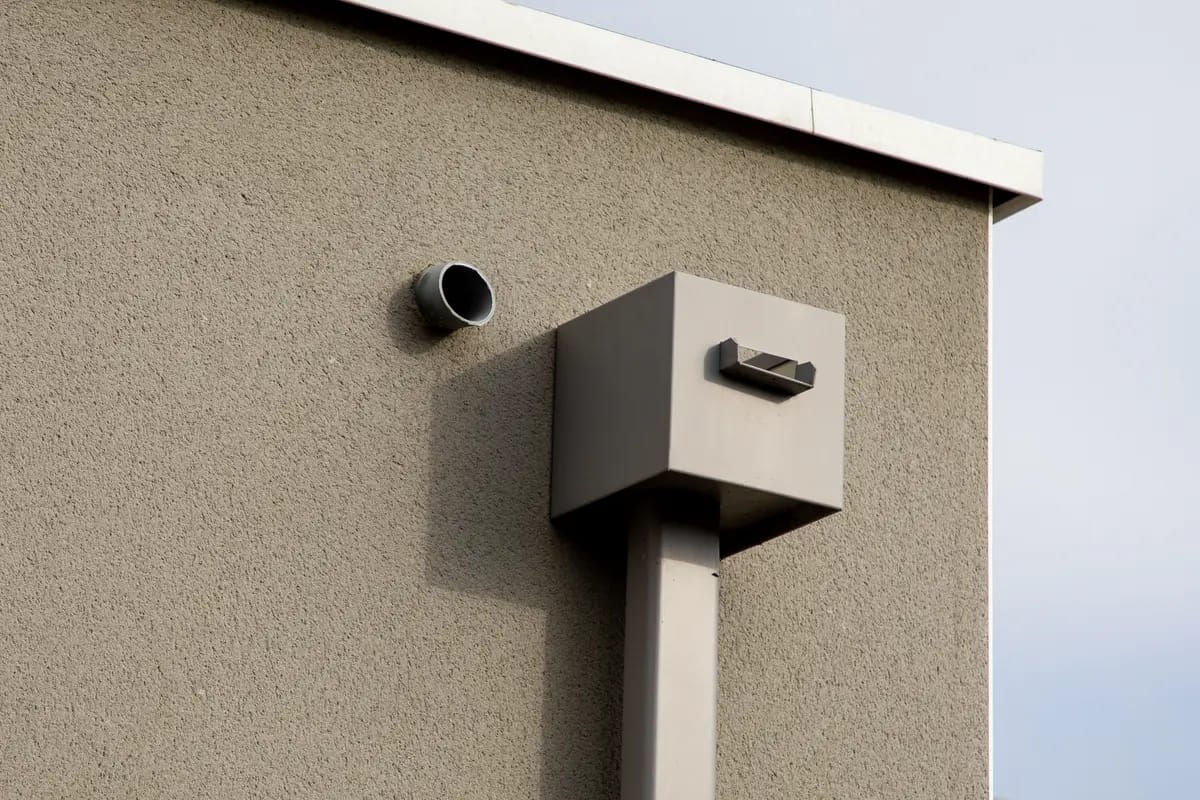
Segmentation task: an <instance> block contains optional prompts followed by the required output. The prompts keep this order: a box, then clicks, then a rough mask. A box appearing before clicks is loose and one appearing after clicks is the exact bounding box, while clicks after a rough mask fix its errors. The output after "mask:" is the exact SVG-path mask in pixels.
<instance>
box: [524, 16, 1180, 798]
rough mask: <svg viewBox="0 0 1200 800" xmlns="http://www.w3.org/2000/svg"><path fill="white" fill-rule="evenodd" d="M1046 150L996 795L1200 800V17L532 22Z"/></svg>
mask: <svg viewBox="0 0 1200 800" xmlns="http://www.w3.org/2000/svg"><path fill="white" fill-rule="evenodd" d="M525 4H526V5H530V6H533V7H535V8H540V9H543V10H545V11H551V12H554V13H557V14H561V15H563V16H568V17H573V18H575V19H578V20H581V21H584V22H589V23H591V24H594V25H599V26H602V27H606V28H610V29H613V30H618V31H620V32H622V33H628V34H630V35H634V36H637V37H639V38H642V39H649V40H651V41H655V42H659V43H662V44H666V45H670V46H672V47H676V48H678V49H681V50H687V51H690V52H694V53H698V54H700V55H704V56H708V57H710V58H715V59H718V60H721V61H726V62H728V63H732V64H736V65H738V66H742V67H746V68H749V69H753V70H756V71H758V72H764V73H767V74H770V75H775V76H778V77H781V78H785V79H787V80H792V81H795V82H797V83H803V84H805V85H808V86H813V87H816V88H820V89H827V90H829V91H831V92H834V93H835V94H840V95H842V96H844V97H849V98H852V99H855V100H862V101H865V102H868V103H872V104H875V105H879V106H883V107H885V108H889V109H893V110H896V111H902V112H905V113H908V114H912V115H914V116H918V117H923V118H925V119H929V120H934V121H937V122H942V123H945V124H949V125H954V126H956V127H960V128H965V129H968V130H972V131H975V132H978V133H983V134H987V135H989V136H994V137H996V138H999V139H1004V140H1006V141H1010V142H1014V143H1016V144H1021V145H1027V146H1030V147H1036V148H1038V149H1040V150H1043V151H1045V152H1046V159H1047V180H1046V192H1047V200H1046V201H1045V202H1043V203H1042V204H1040V205H1038V206H1035V207H1034V208H1032V209H1030V210H1027V211H1024V212H1022V213H1020V214H1018V215H1017V216H1016V217H1013V218H1011V219H1009V220H1006V221H1004V222H1002V223H1000V224H999V225H998V226H997V227H996V231H995V237H994V245H995V251H994V260H993V270H994V290H995V296H994V302H995V311H996V318H995V353H994V357H995V361H994V386H993V404H994V406H993V408H994V412H993V413H994V429H993V436H994V445H993V447H994V449H993V453H994V468H995V472H994V483H993V493H994V517H993V520H994V533H995V539H994V542H993V548H994V550H993V552H994V569H995V576H994V580H995V597H994V604H995V634H996V637H995V679H996V683H995V697H996V707H995V723H996V739H995V753H996V759H995V774H996V779H995V782H996V793H997V795H998V796H999V797H1003V798H1005V799H1006V800H1066V799H1068V798H1087V800H1109V799H1110V798H1111V800H1138V799H1139V798H1155V799H1156V800H1157V799H1159V798H1162V799H1164V800H1165V799H1166V798H1171V800H1182V799H1183V798H1191V797H1196V796H1198V793H1200V790H1198V789H1197V786H1200V780H1198V778H1200V776H1198V775H1197V773H1198V772H1200V733H1198V732H1197V728H1198V724H1200V723H1198V720H1200V414H1197V412H1196V410H1195V409H1196V406H1197V405H1200V358H1198V357H1197V354H1198V353H1200V308H1198V303H1197V300H1198V298H1200V268H1198V267H1200V258H1198V254H1200V221H1197V220H1193V219H1191V216H1192V210H1191V200H1192V198H1193V197H1194V196H1195V195H1196V193H1197V191H1198V190H1200V158H1198V157H1197V151H1198V148H1200V144H1198V143H1197V138H1198V133H1197V130H1196V129H1197V126H1198V123H1200V115H1198V114H1197V111H1196V105H1197V102H1196V100H1197V96H1198V95H1200V66H1198V65H1200V55H1198V53H1200V5H1197V4H1195V3H1188V2H1183V0H1177V1H1176V2H1171V3H1168V2H1163V0H1140V1H1139V2H1138V3H1133V2H1127V3H1122V4H1119V5H1118V4H1114V3H1111V2H1109V3H1105V2H1103V0H1101V2H1098V3H1084V2H1079V0H1059V2H1046V0H1038V1H1037V2H1035V1H1034V0H1010V2H1006V3H996V2H990V3H984V2H952V1H951V0H912V1H911V2H896V0H840V2H832V1H831V0H821V2H796V0H789V1H788V2H785V1H784V0H738V1H737V2H732V1H731V0H695V1H694V2H685V0H607V2H604V3H597V2H594V0H586V1H585V0H527V2H525Z"/></svg>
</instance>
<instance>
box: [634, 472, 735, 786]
mask: <svg viewBox="0 0 1200 800" xmlns="http://www.w3.org/2000/svg"><path fill="white" fill-rule="evenodd" d="M718 522H719V507H718V505H717V503H716V502H715V501H714V500H711V499H708V498H698V497H694V496H686V495H675V494H664V495H659V496H655V497H652V498H648V499H647V500H645V501H643V503H642V504H641V505H640V506H639V507H638V509H637V510H636V511H635V512H634V515H633V520H632V526H631V530H630V532H629V563H628V567H627V572H626V579H625V580H626V589H625V698H624V732H623V737H622V746H621V797H622V800H715V798H716V792H717V776H716V773H717V769H716V761H717V752H716V751H717V614H718V602H717V601H718V587H719V578H718V575H719V572H720V557H721V556H720V543H719V539H718Z"/></svg>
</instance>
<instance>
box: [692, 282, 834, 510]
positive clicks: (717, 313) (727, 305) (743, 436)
mask: <svg viewBox="0 0 1200 800" xmlns="http://www.w3.org/2000/svg"><path fill="white" fill-rule="evenodd" d="M675 286H676V298H675V320H674V322H675V328H674V348H673V362H672V387H671V389H672V391H671V454H670V462H671V469H672V470H675V471H679V472H685V473H688V474H692V475H699V476H702V477H705V478H709V479H712V480H716V481H720V482H722V483H727V484H736V485H739V486H745V487H750V488H753V489H757V490H761V491H765V492H771V493H774V494H778V495H782V496H785V497H790V498H795V499H798V500H804V501H807V502H811V503H819V504H821V505H825V506H830V507H833V508H840V507H841V505H842V454H843V410H844V396H845V389H844V378H845V376H844V370H845V367H844V364H845V320H844V319H843V317H841V315H839V314H834V313H832V312H829V311H822V310H821V309H817V308H813V307H811V306H806V305H802V304H800V303H794V302H791V301H789V300H784V299H781V298H778V297H771V296H769V295H765V294H759V293H757V292H751V291H748V290H746V289H740V288H737V287H733V286H727V285H724V284H721V283H716V282H714V281H710V280H706V279H703V278H696V277H694V276H691V275H685V274H679V275H677V280H676V283H675ZM730 338H732V339H735V340H736V341H737V343H738V344H740V345H742V346H744V347H748V348H753V349H755V350H759V351H763V352H764V353H769V354H774V355H776V356H779V357H781V358H782V359H791V360H795V361H797V362H799V363H800V364H804V363H806V362H811V363H812V365H813V366H814V367H815V368H816V376H815V381H814V382H813V385H812V388H811V389H808V390H806V391H803V392H802V393H799V394H795V395H790V394H786V393H781V392H779V391H773V390H772V389H770V388H768V387H767V386H766V384H765V383H754V382H749V381H747V380H745V379H739V378H731V377H729V376H727V375H726V374H723V373H722V372H721V369H720V343H721V342H722V341H725V340H727V339H730ZM764 363H766V364H767V365H768V366H769V358H768V362H764Z"/></svg>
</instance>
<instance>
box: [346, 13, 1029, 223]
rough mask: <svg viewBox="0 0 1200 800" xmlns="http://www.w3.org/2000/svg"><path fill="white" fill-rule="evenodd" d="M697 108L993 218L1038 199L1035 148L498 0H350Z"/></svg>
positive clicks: (1022, 207) (1006, 214)
mask: <svg viewBox="0 0 1200 800" xmlns="http://www.w3.org/2000/svg"><path fill="white" fill-rule="evenodd" d="M349 2H353V3H354V4H355V5H359V6H364V7H366V8H370V9H374V10H376V11H382V12H383V13H385V14H390V15H391V16H395V17H401V18H403V19H407V20H411V21H413V22H417V23H421V24H423V25H428V26H430V27H433V28H439V29H441V30H445V31H449V32H451V33H456V34H460V35H462V36H466V37H468V38H471V39H477V40H480V41H483V42H488V43H491V44H495V45H499V46H500V47H504V48H507V49H509V50H516V51H518V52H521V53H526V54H528V55H532V56H536V57H538V58H544V59H547V60H549V61H554V62H557V63H559V64H565V65H568V66H571V67H576V68H578V69H582V70H585V71H587V72H592V73H596V74H598V75H603V76H606V77H609V78H615V79H616V80H619V81H623V82H625V83H631V84H635V85H637V86H642V87H645V88H647V89H652V90H655V91H659V92H664V93H666V94H670V95H673V96H675V97H680V98H683V99H685V100H691V101H694V102H697V103H701V104H703V105H706V106H712V107H714V108H719V109H723V110H725V111H730V112H732V113H734V114H739V115H741V116H745V117H751V118H753V119H758V120H762V121H764V122H768V123H772V124H775V125H779V126H782V127H785V128H790V129H792V130H796V131H801V132H803V133H809V134H813V135H815V136H820V137H822V138H824V139H830V140H832V141H835V142H840V143H841V144H845V145H849V146H850V147H856V148H859V149H861V150H867V151H870V152H872V153H879V154H881V155H884V156H889V157H891V158H895V159H897V160H899V161H905V162H908V163H911V164H917V165H919V166H922V167H926V168H928V169H931V170H935V171H937V172H944V173H947V174H950V175H956V176H958V177H961V178H966V179H968V180H972V181H976V182H978V183H981V184H984V185H986V186H991V187H992V188H994V189H997V190H999V194H1001V196H1004V195H1005V194H1007V195H1012V196H1011V197H1009V198H1008V199H1005V200H1002V201H1001V202H1000V203H999V204H998V205H997V206H996V208H995V211H994V218H995V219H996V220H1000V219H1003V218H1004V217H1007V216H1009V215H1011V214H1014V213H1016V212H1017V211H1020V210H1021V209H1024V208H1027V207H1029V206H1031V205H1033V204H1034V203H1036V202H1038V201H1039V200H1041V199H1042V154H1041V153H1040V152H1039V151H1037V150H1030V149H1028V148H1024V147H1018V146H1017V145H1012V144H1007V143H1005V142H1001V141H997V140H995V139H989V138H987V137H986V136H979V135H977V134H974V133H967V132H965V131H960V130H956V129H954V128H948V127H946V126H944V125H938V124H936V123H932V122H926V121H924V120H920V119H916V118H915V117H909V116H905V115H904V114H898V113H895V112H892V111H885V110H883V109H879V108H875V107H873V106H869V105H866V104H864V103H856V102H854V101H852V100H845V99H843V98H840V97H837V96H835V95H832V94H828V93H827V92H822V91H818V90H815V89H810V88H809V87H807V86H801V85H799V84H795V83H789V82H787V81H784V80H780V79H778V78H772V77H769V76H766V75H760V74H758V73H756V72H750V71H749V70H744V69H740V68H738V67H733V66H729V65H728V64H722V63H720V62H717V61H712V60H710V59H707V58H701V57H700V56H695V55H691V54H690V53H684V52H681V51H679V50H672V49H671V48H669V47H664V46H662V45H657V44H652V43H650V42H644V41H641V40H640V39H634V38H632V37H629V36H624V35H622V34H619V33H613V32H612V31H606V30H603V29H601V28H594V27H592V26H590V25H585V24H583V23H580V22H574V21H572V20H569V19H565V18H563V17H557V16H554V15H553V14H548V13H546V12H543V11H537V10H535V9H532V8H526V7H524V6H519V5H513V4H512V3H509V2H506V0H349Z"/></svg>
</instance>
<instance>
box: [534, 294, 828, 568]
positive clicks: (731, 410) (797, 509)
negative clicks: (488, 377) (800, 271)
mask: <svg viewBox="0 0 1200 800" xmlns="http://www.w3.org/2000/svg"><path fill="white" fill-rule="evenodd" d="M730 339H732V340H734V342H733V344H732V345H731V344H729V343H728V342H727V340H730ZM722 343H726V344H725V347H724V348H722ZM723 349H724V352H725V357H726V359H725V362H724V366H725V369H723V368H722V367H723V362H722V351H723ZM755 354H758V355H755ZM734 359H736V361H735V360H734ZM555 362H556V363H555V369H556V374H555V397H554V465H553V479H552V489H551V512H550V513H551V516H552V517H553V518H554V519H555V521H556V522H558V523H560V524H563V525H567V526H570V525H571V524H572V523H574V522H577V521H579V520H580V519H581V518H587V517H588V516H590V515H592V514H594V513H597V512H599V511H600V510H602V509H605V508H609V507H612V506H613V505H614V504H619V503H621V501H623V500H628V499H630V498H632V497H633V496H635V495H637V494H639V493H642V492H645V491H650V490H670V489H679V490H685V491H688V492H695V493H700V494H705V495H710V496H714V497H717V498H718V499H719V500H720V504H721V550H722V554H723V555H728V554H730V553H734V552H737V551H739V550H742V549H745V548H746V547H750V546H752V545H754V544H758V543H759V542H762V541H764V540H765V539H768V538H771V537H773V536H777V535H779V534H781V533H785V532H787V531H790V530H793V529H795V528H797V527H799V526H801V525H804V524H807V523H808V522H812V521H813V520H816V519H819V518H821V517H824V516H827V515H828V514H831V513H833V512H835V511H838V510H840V509H841V507H842V472H843V469H842V461H843V449H844V433H843V431H844V398H845V387H844V384H845V375H844V372H845V319H844V317H842V316H841V315H839V314H835V313H832V312H829V311H823V310H821V309H817V308H813V307H811V306H806V305H803V304H800V303H796V302H792V301H789V300H784V299H781V298H778V297H772V296H770V295H765V294H761V293H758V292H753V291H749V290H747V289H741V288H738V287H734V286H729V285H726V284H722V283H717V282H715V281H710V280H706V279H704V278H698V277H695V276H693V275H688V274H686V273H682V272H673V273H670V274H668V275H665V276H663V277H662V278H659V279H657V280H655V281H652V282H651V283H648V284H646V285H645V286H643V287H641V288H639V289H636V290H634V291H632V292H630V293H628V294H626V295H623V296H622V297H618V298H617V299H615V300H613V301H611V302H609V303H606V304H605V305H603V306H601V307H599V308H597V309H595V310H593V311H590V312H588V313H586V314H584V315H582V316H580V317H578V318H576V319H574V320H572V321H570V322H568V323H566V324H564V325H562V326H561V327H560V328H559V329H558V338H557V351H556V356H555ZM796 376H799V377H798V378H797V377H796ZM804 381H810V382H811V388H810V386H809V385H808V384H806V383H804Z"/></svg>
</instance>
